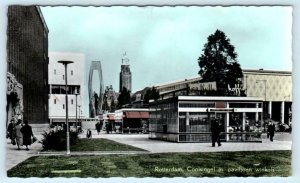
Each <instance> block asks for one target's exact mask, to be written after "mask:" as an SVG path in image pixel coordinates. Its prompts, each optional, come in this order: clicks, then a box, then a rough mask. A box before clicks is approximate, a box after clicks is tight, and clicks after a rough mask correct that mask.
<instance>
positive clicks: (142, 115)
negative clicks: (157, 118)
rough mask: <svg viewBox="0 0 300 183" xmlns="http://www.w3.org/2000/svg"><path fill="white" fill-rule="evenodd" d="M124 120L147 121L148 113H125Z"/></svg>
mask: <svg viewBox="0 0 300 183" xmlns="http://www.w3.org/2000/svg"><path fill="white" fill-rule="evenodd" d="M126 118H141V119H148V118H149V112H126Z"/></svg>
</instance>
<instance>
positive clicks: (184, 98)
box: [178, 96, 263, 101]
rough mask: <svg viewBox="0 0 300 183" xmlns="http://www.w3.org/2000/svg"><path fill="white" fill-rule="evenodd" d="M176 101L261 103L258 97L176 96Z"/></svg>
mask: <svg viewBox="0 0 300 183" xmlns="http://www.w3.org/2000/svg"><path fill="white" fill-rule="evenodd" d="M178 100H191V101H192V100H202V101H263V100H262V98H260V97H226V96H178Z"/></svg>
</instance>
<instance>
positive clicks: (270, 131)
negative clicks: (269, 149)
mask: <svg viewBox="0 0 300 183" xmlns="http://www.w3.org/2000/svg"><path fill="white" fill-rule="evenodd" d="M268 134H269V137H270V141H271V142H273V137H274V134H275V124H274V123H273V122H271V123H270V124H269V126H268Z"/></svg>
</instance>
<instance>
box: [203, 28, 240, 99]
mask: <svg viewBox="0 0 300 183" xmlns="http://www.w3.org/2000/svg"><path fill="white" fill-rule="evenodd" d="M198 64H199V66H200V71H199V74H200V76H201V77H202V81H204V82H210V81H216V83H217V89H218V90H220V91H221V94H223V95H224V94H225V95H226V93H227V92H228V85H230V87H233V86H234V85H235V84H238V83H240V78H242V77H243V73H242V69H241V67H240V64H239V63H238V61H237V53H236V52H235V50H234V46H233V45H231V44H230V39H229V38H227V36H226V35H225V33H224V32H222V31H220V30H216V32H215V33H214V34H212V35H210V36H209V37H208V38H207V43H206V44H205V45H204V48H203V53H202V54H201V56H200V57H199V58H198Z"/></svg>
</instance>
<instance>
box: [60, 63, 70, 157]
mask: <svg viewBox="0 0 300 183" xmlns="http://www.w3.org/2000/svg"><path fill="white" fill-rule="evenodd" d="M58 63H61V64H63V65H64V66H65V84H66V88H65V91H66V125H67V155H69V154H70V129H69V118H68V72H67V70H68V68H67V67H68V64H71V63H74V62H73V61H65V60H62V61H58Z"/></svg>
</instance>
